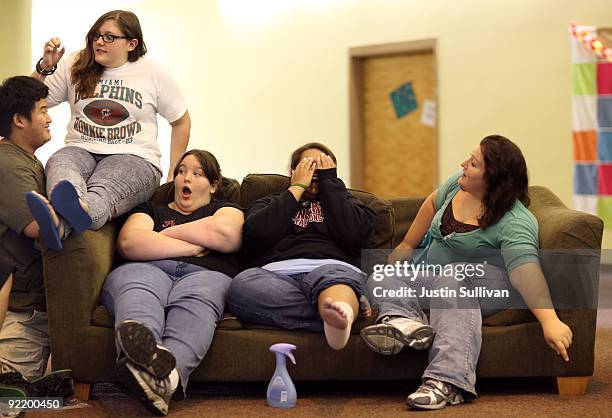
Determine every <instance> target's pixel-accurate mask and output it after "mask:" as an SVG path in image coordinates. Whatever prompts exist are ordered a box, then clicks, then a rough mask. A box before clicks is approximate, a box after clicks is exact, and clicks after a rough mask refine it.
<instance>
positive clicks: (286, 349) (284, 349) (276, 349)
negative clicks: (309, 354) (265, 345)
mask: <svg viewBox="0 0 612 418" xmlns="http://www.w3.org/2000/svg"><path fill="white" fill-rule="evenodd" d="M296 348H297V347H296V346H295V345H293V344H287V343H279V344H272V345H271V346H270V351H272V352H273V353H280V354H284V355H285V356H287V357H289V359H290V360H291V362H292V363H293V364H295V357H293V353H292V350H295V349H296Z"/></svg>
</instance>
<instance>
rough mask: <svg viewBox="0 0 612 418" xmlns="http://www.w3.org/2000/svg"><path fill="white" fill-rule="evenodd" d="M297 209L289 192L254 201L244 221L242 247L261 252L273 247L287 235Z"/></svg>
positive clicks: (294, 200)
mask: <svg viewBox="0 0 612 418" xmlns="http://www.w3.org/2000/svg"><path fill="white" fill-rule="evenodd" d="M290 189H292V188H290ZM298 207H299V205H298V202H297V200H296V199H295V197H294V195H293V194H292V192H291V190H288V191H287V190H286V191H284V192H282V193H279V194H275V195H272V196H267V197H264V198H261V199H259V200H256V201H255V202H254V203H253V204H252V205H251V206H250V207H249V209H248V210H247V214H246V219H245V221H244V233H243V239H244V246H245V247H246V248H251V249H254V250H255V251H261V250H264V249H266V248H270V247H272V246H273V245H275V244H276V243H277V242H278V241H280V240H281V239H282V238H283V237H284V236H285V234H286V233H287V228H289V225H290V222H291V218H292V217H293V215H295V212H297V210H298Z"/></svg>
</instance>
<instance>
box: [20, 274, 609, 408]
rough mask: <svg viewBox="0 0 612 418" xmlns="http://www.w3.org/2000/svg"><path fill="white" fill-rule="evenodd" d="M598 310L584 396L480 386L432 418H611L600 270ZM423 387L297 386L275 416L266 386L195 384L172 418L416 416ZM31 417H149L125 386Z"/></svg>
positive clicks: (488, 383) (537, 385)
mask: <svg viewBox="0 0 612 418" xmlns="http://www.w3.org/2000/svg"><path fill="white" fill-rule="evenodd" d="M599 301H600V306H604V307H605V309H600V310H599V311H598V323H597V337H596V344H595V373H594V375H593V377H592V378H591V379H590V384H589V388H588V391H587V393H586V394H585V395H583V396H567V397H565V396H564V397H562V396H559V395H557V394H556V388H555V382H554V380H552V379H533V378H531V379H526V378H523V379H481V380H480V381H479V382H478V387H477V389H478V392H479V395H480V396H479V398H478V399H477V400H476V401H475V402H473V403H469V404H462V405H457V406H452V407H448V408H446V409H443V410H440V411H434V412H420V414H421V415H423V414H427V416H436V417H438V416H440V417H451V416H470V417H481V416H482V417H491V416H496V417H504V416H519V417H547V416H556V417H577V416H580V417H610V416H612V308H610V307H611V306H612V270H609V269H602V274H601V277H600V298H599ZM418 385H419V382H418V381H410V382H405V383H398V382H382V383H380V382H377V383H351V384H346V383H325V384H320V383H317V384H312V383H310V384H298V385H297V391H298V405H297V407H296V408H294V409H290V410H281V409H272V408H269V407H268V406H267V405H266V402H265V393H266V387H267V383H259V384H223V385H219V384H216V385H212V384H195V385H193V386H192V387H190V388H189V392H188V398H187V399H186V400H185V401H182V402H172V403H171V405H170V416H173V417H264V416H280V417H282V416H291V417H315V416H316V417H361V416H367V417H370V418H373V417H395V416H405V415H406V414H414V413H419V412H413V411H409V410H407V409H406V406H405V403H404V399H405V397H406V395H407V394H408V393H410V392H411V391H413V390H414V389H416V388H417V387H418ZM27 416H28V417H59V416H66V417H111V416H112V417H120V416H121V417H123V416H125V417H138V416H151V415H150V414H149V412H148V411H147V410H146V409H145V408H144V407H142V406H141V404H140V403H139V402H138V401H137V400H136V399H134V398H132V396H131V395H130V394H129V393H127V392H126V391H125V390H124V389H123V388H122V387H121V386H118V385H114V384H96V385H94V387H93V390H92V396H91V399H90V400H89V401H87V402H82V403H78V404H76V405H74V406H73V407H72V409H64V410H60V411H53V412H51V411H44V412H34V411H30V412H28V413H27Z"/></svg>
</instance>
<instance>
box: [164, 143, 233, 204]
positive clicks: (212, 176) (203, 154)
mask: <svg viewBox="0 0 612 418" xmlns="http://www.w3.org/2000/svg"><path fill="white" fill-rule="evenodd" d="M189 155H193V156H194V157H195V158H196V159H197V160H198V162H199V163H200V165H201V166H202V170H204V175H205V176H206V178H207V179H208V181H209V182H210V184H211V185H215V182H216V187H217V190H216V193H217V194H218V193H219V192H220V191H221V185H222V184H223V176H222V175H221V166H220V165H219V162H218V161H217V159H216V158H215V156H214V155H212V153H210V152H208V151H204V150H201V149H192V150H189V151H187V152H186V153H184V154H183V156H182V157H181V159H180V160H178V162H177V163H176V167H174V177H175V178H176V176H177V175H178V172H179V168H180V166H181V163H182V162H183V160H184V159H185V158H187V156H189ZM213 196H214V195H213Z"/></svg>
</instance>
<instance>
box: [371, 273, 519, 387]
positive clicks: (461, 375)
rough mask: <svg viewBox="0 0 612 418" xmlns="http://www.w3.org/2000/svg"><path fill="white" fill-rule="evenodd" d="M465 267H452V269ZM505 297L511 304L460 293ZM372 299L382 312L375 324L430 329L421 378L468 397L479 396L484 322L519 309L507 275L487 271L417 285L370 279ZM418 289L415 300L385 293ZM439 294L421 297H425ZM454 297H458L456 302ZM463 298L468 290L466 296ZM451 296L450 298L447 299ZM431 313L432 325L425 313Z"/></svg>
mask: <svg viewBox="0 0 612 418" xmlns="http://www.w3.org/2000/svg"><path fill="white" fill-rule="evenodd" d="M458 265H463V266H465V265H466V263H454V264H451V265H449V266H458ZM462 287H463V288H464V289H472V290H473V289H475V288H477V287H480V288H486V289H488V290H500V291H504V290H505V291H507V292H508V294H509V295H510V297H509V298H505V299H503V300H502V299H495V298H485V297H482V296H477V295H471V294H467V295H466V296H461V295H462V292H460V288H462ZM367 288H368V298H369V299H370V302H371V303H372V305H373V307H375V308H378V310H379V315H378V318H377V322H378V321H380V320H381V319H382V318H384V317H386V316H403V317H406V318H410V319H414V320H416V321H419V322H421V323H424V324H427V323H428V322H429V324H430V325H431V327H432V328H433V329H434V331H435V333H436V334H435V337H434V340H433V343H432V345H431V347H430V348H429V364H428V366H427V368H426V369H425V372H424V373H423V377H424V378H425V377H428V378H432V379H437V380H441V381H443V382H447V383H452V384H453V385H455V386H457V387H459V388H461V389H463V390H464V391H466V392H467V394H468V395H471V396H475V395H476V388H475V385H476V366H477V365H478V357H479V356H480V347H481V345H482V330H481V326H482V317H483V316H484V317H486V316H489V315H492V314H494V313H496V312H498V311H500V310H501V309H504V308H506V307H507V306H503V305H516V300H517V298H520V296H518V293H517V292H516V291H515V290H514V289H513V288H512V285H511V283H510V280H509V278H508V276H507V274H506V272H505V271H504V270H502V269H500V268H498V267H495V266H492V265H486V267H485V268H484V275H483V276H482V277H466V278H464V279H463V280H457V279H456V278H455V277H448V276H447V277H445V276H433V277H431V276H425V275H423V274H420V275H417V276H416V277H415V280H410V279H408V278H404V277H402V278H397V277H395V276H391V277H385V278H384V279H382V280H380V281H376V280H374V279H373V276H371V277H370V278H369V279H368V283H367ZM398 289H414V294H415V295H416V296H412V297H411V296H401V297H388V296H383V295H382V292H383V290H398ZM432 291H437V292H438V296H434V295H435V293H429V294H427V295H424V296H421V294H422V293H423V292H432ZM452 291H455V292H456V294H457V295H458V296H457V297H452ZM463 292H465V290H464V291H463ZM448 294H451V296H448ZM427 309H428V310H429V321H428V319H427V316H426V315H425V313H424V311H425V310H427Z"/></svg>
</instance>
